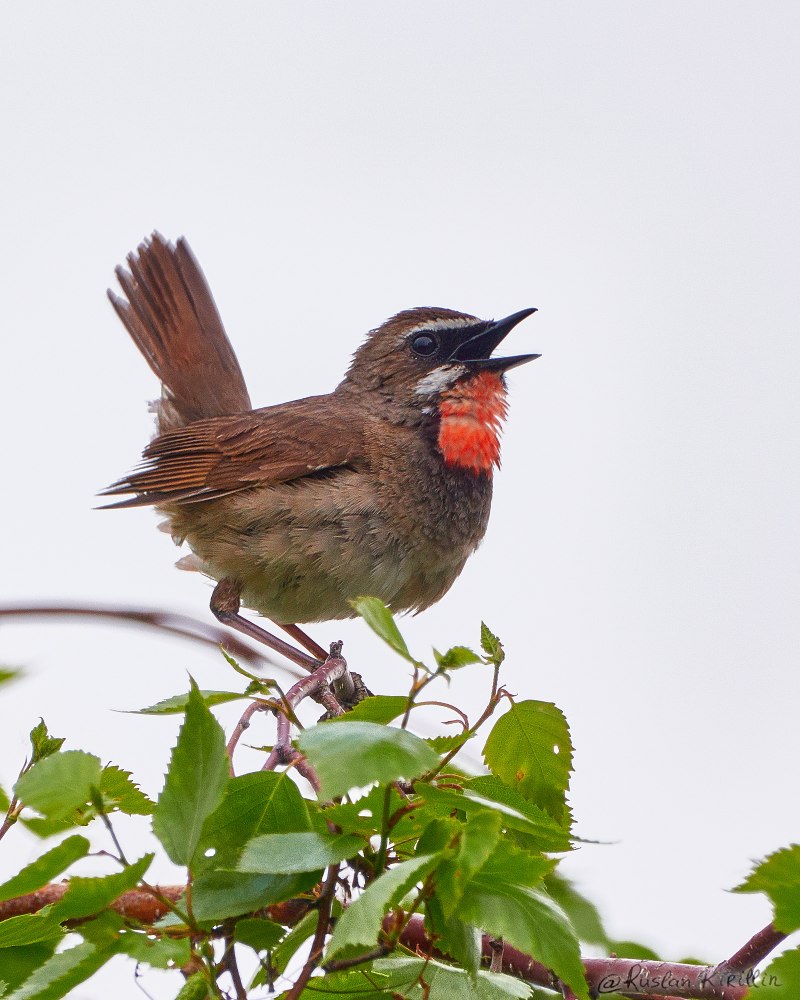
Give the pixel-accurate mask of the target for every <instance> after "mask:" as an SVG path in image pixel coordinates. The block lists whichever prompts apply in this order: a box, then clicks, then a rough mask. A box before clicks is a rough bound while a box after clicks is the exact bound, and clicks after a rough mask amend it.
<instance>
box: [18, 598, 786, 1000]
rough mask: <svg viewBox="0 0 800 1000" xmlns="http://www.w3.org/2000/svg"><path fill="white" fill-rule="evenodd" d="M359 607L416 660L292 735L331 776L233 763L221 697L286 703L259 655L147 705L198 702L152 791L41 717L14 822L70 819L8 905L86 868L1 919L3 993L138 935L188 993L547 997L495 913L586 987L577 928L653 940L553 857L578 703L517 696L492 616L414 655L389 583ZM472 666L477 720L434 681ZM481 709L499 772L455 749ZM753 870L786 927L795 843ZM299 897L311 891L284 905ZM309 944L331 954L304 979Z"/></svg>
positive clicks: (71, 980) (29, 991)
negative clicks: (508, 956) (495, 953)
mask: <svg viewBox="0 0 800 1000" xmlns="http://www.w3.org/2000/svg"><path fill="white" fill-rule="evenodd" d="M358 610H359V611H360V613H361V614H362V616H363V617H364V618H365V620H366V621H367V622H368V624H369V625H370V626H371V627H372V628H373V629H374V630H375V631H376V632H377V633H378V634H379V635H380V636H381V637H382V638H383V639H385V640H386V642H387V643H388V644H389V645H390V646H391V647H392V648H393V649H394V651H395V652H396V653H397V654H399V655H400V656H401V657H403V658H404V659H405V660H406V661H407V663H408V665H409V669H410V673H411V677H412V682H411V687H410V690H409V691H408V692H407V693H406V694H404V695H398V696H395V695H382V696H377V697H376V696H372V697H369V698H367V699H366V700H365V701H363V702H362V703H361V704H359V705H358V706H356V708H355V709H353V710H352V711H351V712H348V713H347V714H345V715H344V716H342V717H340V718H335V719H330V720H328V721H324V722H320V723H319V724H318V725H315V726H312V727H309V728H307V729H305V730H302V731H301V732H300V733H299V735H298V736H297V739H296V743H295V745H296V747H297V749H298V750H299V751H300V752H301V753H302V754H303V756H304V758H305V759H306V761H307V762H308V763H309V764H310V766H311V767H312V768H313V770H314V772H315V773H316V775H317V777H318V779H319V784H320V793H319V795H318V796H313V795H311V794H309V793H306V794H304V793H303V791H302V789H303V788H304V787H305V785H304V783H303V782H302V781H297V780H295V777H296V775H295V773H294V771H293V769H291V768H290V769H288V770H286V771H283V772H281V773H276V772H274V771H264V770H262V771H255V772H253V773H247V774H239V775H236V776H234V775H233V774H232V770H231V766H230V765H231V762H230V758H229V752H228V750H226V740H225V735H224V733H223V730H222V728H221V726H220V724H219V723H218V722H217V720H216V719H215V717H214V715H213V713H212V711H211V706H213V705H215V704H219V703H221V702H224V701H228V700H233V699H237V698H242V697H245V698H247V699H248V701H249V702H251V701H252V700H257V701H260V702H263V705H262V706H260V707H263V708H264V709H265V710H270V711H274V712H280V711H282V710H284V705H283V704H282V701H281V697H282V695H281V692H280V690H279V689H278V687H277V685H276V684H275V682H274V681H265V680H263V679H259V678H257V677H256V676H254V675H252V674H248V672H247V671H245V670H243V668H241V667H240V666H239V665H238V664H235V663H233V662H232V661H231V660H230V658H229V657H227V659H228V660H229V662H231V663H232V666H234V668H235V669H236V670H237V671H238V672H239V674H245V675H246V679H247V682H248V683H247V686H246V688H245V690H244V691H241V690H238V691H237V690H231V691H201V690H199V689H198V688H197V686H196V685H195V684H194V682H192V685H191V690H190V691H189V693H188V695H182V696H179V697H174V698H170V699H167V700H165V701H163V702H161V703H159V704H158V705H155V706H152V707H150V708H149V709H145V710H143V711H146V712H149V713H157V714H172V713H182V714H183V716H184V721H183V724H182V727H181V729H180V732H179V735H178V739H177V743H176V745H175V747H174V749H173V751H172V756H171V760H170V762H169V766H168V769H167V774H166V780H165V783H164V787H163V790H162V792H161V794H160V795H159V796H158V799H157V800H156V801H152V800H151V799H150V798H148V796H146V795H145V794H144V793H143V792H142V791H141V790H140V789H139V787H138V786H137V785H136V783H135V782H134V781H133V779H132V776H131V773H130V772H128V771H126V770H123V769H122V768H120V767H118V766H116V765H114V764H109V765H105V766H104V765H103V764H102V763H101V761H100V760H99V758H98V757H96V756H95V755H93V754H91V753H88V752H86V751H84V750H65V749H63V742H64V741H63V740H61V739H56V738H54V737H52V736H51V735H50V734H49V733H48V732H47V729H46V727H45V725H44V723H40V724H39V725H37V726H36V727H35V728H34V729H33V731H32V733H31V746H32V750H31V754H30V759H29V760H28V761H27V762H26V764H25V766H24V767H23V769H22V772H21V773H20V775H19V777H18V779H17V781H16V783H15V784H14V787H13V790H12V794H11V796H10V797H6V800H5V801H4V802H3V803H2V809H3V811H4V812H5V813H6V819H5V822H4V823H3V825H2V828H1V829H0V837H2V836H3V835H5V834H6V833H7V832H8V831H9V830H11V828H12V827H13V825H14V824H15V823H16V822H17V821H19V822H21V823H23V824H24V825H25V826H27V827H28V829H29V830H31V831H33V832H34V833H35V834H36V835H38V836H40V837H43V838H52V837H56V836H57V837H58V838H59V840H58V843H57V844H56V846H54V847H51V848H50V849H48V850H46V851H45V853H43V854H42V855H41V856H40V857H39V858H38V859H37V860H36V861H34V862H33V863H32V864H30V865H28V866H27V867H25V868H24V869H23V870H22V871H20V872H19V873H17V874H16V875H14V876H13V877H12V878H10V879H8V881H6V882H5V883H3V884H2V885H0V906H2V902H3V901H7V900H13V899H15V898H18V897H20V896H24V895H25V894H29V893H34V892H36V891H37V890H41V889H42V887H45V886H46V885H47V884H48V883H50V882H51V881H52V880H53V879H56V878H58V877H61V876H63V875H64V873H70V874H69V883H68V889H67V891H66V892H65V893H63V894H62V895H61V897H60V898H59V899H58V900H57V901H55V902H53V903H51V904H49V905H47V906H44V907H43V908H39V909H38V910H37V912H27V913H18V914H17V915H15V916H11V917H8V918H7V919H3V920H2V921H0V981H2V987H1V991H0V995H2V996H7V997H12V998H14V1000H22V998H25V1000H34V998H37V1000H44V998H47V1000H57V998H58V997H62V996H65V995H67V994H68V993H69V992H70V991H71V990H72V989H73V988H74V987H75V986H77V985H79V984H80V983H82V982H84V981H85V980H87V979H88V978H89V977H90V976H91V975H93V974H94V972H96V971H97V970H98V969H99V968H100V967H102V966H103V965H104V964H105V963H106V962H108V961H109V960H110V959H111V958H112V957H114V956H116V955H126V956H128V957H129V958H130V959H131V961H132V962H134V963H137V965H139V966H147V967H150V968H153V969H173V970H174V969H180V970H182V971H183V972H184V976H185V984H184V986H183V988H182V989H181V990H180V994H179V996H180V998H181V1000H183V998H186V1000H188V998H201V997H221V996H226V995H236V996H237V997H245V996H256V995H265V994H266V993H267V992H268V991H269V990H270V989H274V988H278V989H280V988H283V987H285V988H286V993H285V994H284V995H285V996H288V995H291V996H292V997H293V998H294V997H296V996H298V995H302V996H303V997H306V998H308V997H311V996H320V995H321V996H324V997H326V998H329V1000H332V998H340V997H341V998H344V997H345V996H347V997H352V996H353V995H357V996H359V997H362V998H366V1000H370V998H378V997H381V996H387V995H390V996H395V997H410V998H420V1000H450V998H453V997H456V998H458V997H470V996H477V997H481V998H485V1000H505V998H510V997H527V996H531V995H532V987H531V986H530V985H529V984H528V983H525V982H523V981H521V980H520V979H517V978H514V977H512V976H510V975H507V974H503V973H501V972H499V971H494V970H493V969H491V968H487V967H486V963H485V961H484V960H483V957H482V947H481V942H482V934H488V935H491V936H492V938H493V939H495V940H496V941H497V942H498V947H501V945H500V944H499V942H507V943H508V944H509V945H511V946H513V947H515V948H518V949H520V950H521V951H523V952H525V953H526V954H528V955H531V956H533V957H534V958H535V959H536V960H538V961H539V962H540V963H542V964H543V965H545V966H546V967H547V968H548V969H550V970H552V972H553V973H554V974H555V976H556V977H557V978H558V980H560V982H561V983H562V984H566V985H567V986H568V987H569V988H570V989H571V990H572V992H573V993H574V995H575V996H576V997H578V998H581V1000H588V997H589V993H588V989H587V985H586V981H585V978H584V966H583V963H582V959H581V947H582V945H587V944H588V945H590V946H594V947H595V948H596V949H600V950H602V951H603V952H604V953H606V954H608V953H611V952H614V953H616V954H618V955H629V956H630V957H635V958H651V957H652V958H655V957H656V956H654V955H653V954H652V953H651V952H649V950H648V949H646V948H644V947H643V946H641V945H636V944H631V943H625V942H614V941H610V940H609V939H608V937H607V935H606V933H605V931H604V929H603V926H602V923H601V921H600V918H599V916H598V914H597V911H596V910H595V908H594V907H593V906H592V905H591V903H589V902H588V901H587V900H586V899H584V898H583V897H582V896H581V895H580V894H579V893H577V892H576V891H575V890H574V888H573V887H572V886H570V885H569V883H568V882H566V881H565V880H564V879H562V878H561V877H560V876H559V875H558V874H557V872H556V866H557V860H558V857H559V856H560V855H562V854H563V853H564V852H567V851H569V850H571V848H572V846H573V843H574V837H573V833H572V815H571V811H570V807H569V804H568V801H567V793H568V789H569V779H570V774H571V770H572V744H571V740H570V733H569V729H568V726H567V722H566V720H565V718H564V716H563V714H562V713H561V711H560V710H559V709H558V708H557V707H556V706H555V705H553V704H550V703H546V702H541V701H533V700H517V699H516V698H514V697H512V696H511V695H510V694H509V693H508V692H507V691H506V690H505V689H504V688H503V687H502V686H501V684H500V680H499V674H500V668H501V664H502V662H503V658H504V651H503V648H502V645H501V643H500V642H499V641H498V639H497V638H496V637H495V636H494V635H493V634H492V633H491V632H490V631H489V629H488V628H486V626H482V629H481V653H480V654H477V653H475V652H473V651H472V650H470V649H468V648H466V647H463V646H457V647H454V648H452V649H450V650H448V651H447V652H445V653H443V654H442V653H439V652H437V651H434V655H433V664H432V665H431V666H428V665H426V664H425V663H423V662H421V661H419V660H417V659H416V658H415V657H413V656H412V655H411V653H410V652H409V650H408V647H407V645H406V643H405V641H404V639H403V637H402V636H401V634H400V632H399V631H398V629H397V626H396V624H395V622H394V621H393V619H392V618H391V616H390V615H389V613H388V611H387V610H386V608H384V607H383V605H381V604H380V602H377V601H374V600H372V599H364V600H363V601H361V602H360V603H359V608H358ZM470 666H474V667H476V668H477V669H478V670H481V671H483V672H484V675H485V677H486V686H487V689H488V698H487V703H486V708H485V711H484V712H483V713H482V714H481V716H480V717H479V718H478V719H477V720H476V721H475V722H474V723H471V722H470V720H469V719H468V718H467V717H466V715H465V714H464V713H463V712H462V711H461V710H460V709H459V708H458V707H457V706H453V705H448V704H447V703H446V702H433V703H431V702H425V701H423V698H422V695H423V692H424V691H425V690H426V689H427V688H428V686H429V685H431V684H432V683H434V682H436V681H441V680H446V679H447V678H448V676H449V674H450V673H451V672H453V671H455V670H458V669H461V668H464V667H470ZM425 704H427V705H430V704H434V705H439V706H440V707H442V708H443V709H444V710H445V711H446V713H447V721H448V723H451V725H450V729H449V731H446V732H443V733H442V734H440V735H437V736H434V737H432V738H427V739H423V738H422V737H420V736H418V735H415V734H414V733H413V732H412V731H411V729H410V725H411V723H412V722H413V720H414V717H415V712H416V710H417V708H418V707H419V706H420V705H425ZM292 721H293V722H294V723H295V724H297V720H296V718H295V717H294V714H293V713H292ZM453 722H455V728H456V729H457V731H456V732H453V731H452V728H453V726H452V723H453ZM481 729H483V730H485V731H486V736H485V739H484V740H483V747H482V753H483V759H484V762H485V765H486V771H485V773H483V774H480V775H469V774H466V773H465V772H464V771H463V770H462V769H460V768H459V767H457V765H456V764H455V763H454V758H455V757H456V756H457V754H458V753H459V751H460V750H461V749H462V748H463V747H464V746H465V745H467V744H470V745H472V746H478V745H480V744H479V743H471V741H477V740H478V731H479V730H481ZM483 735H484V733H483V732H482V733H481V737H483ZM119 813H124V814H138V815H148V814H152V830H153V834H154V837H155V841H156V843H155V844H154V851H156V850H158V851H163V852H165V854H166V855H167V856H168V857H169V858H170V859H171V860H172V861H173V862H175V863H176V864H178V865H181V866H183V867H185V869H186V884H185V888H184V891H183V892H182V893H181V894H180V895H177V894H174V895H173V896H168V895H167V894H166V893H165V892H162V891H161V890H160V889H159V887H157V886H154V885H151V884H150V883H149V882H148V880H147V872H148V869H149V868H150V865H151V862H152V860H153V857H154V854H153V853H148V854H145V855H144V856H143V857H141V858H138V859H135V860H131V859H129V858H128V857H127V856H126V854H125V852H124V849H123V846H122V845H121V844H120V842H119V840H118V838H117V835H116V832H115V830H114V817H115V815H116V814H119ZM98 824H100V825H102V826H103V827H104V828H105V829H104V830H103V831H101V833H102V834H103V836H104V838H105V845H104V846H106V848H107V853H108V858H109V865H110V866H112V867H113V868H114V870H113V871H112V872H111V873H110V874H108V875H106V876H104V877H92V878H88V877H83V876H81V875H80V874H77V872H79V871H80V864H81V861H82V859H84V858H86V857H87V855H88V854H89V853H90V849H91V848H90V842H89V840H88V839H87V837H85V836H83V834H82V833H78V832H75V831H76V830H78V829H81V828H84V827H87V826H90V825H93V826H98ZM134 888H139V889H141V890H143V891H144V892H145V893H149V894H151V895H152V896H153V897H154V898H155V900H156V901H158V902H159V904H160V905H161V907H162V912H164V914H165V915H164V916H162V917H161V918H160V919H158V920H157V921H155V922H143V921H140V920H137V919H135V917H131V916H130V915H129V914H123V913H120V912H118V911H117V910H114V909H113V908H112V907H111V904H112V903H113V902H114V901H115V900H117V899H118V897H119V896H120V895H121V894H122V893H124V892H126V891H129V890H132V889H134ZM739 888H740V890H741V891H745V892H766V893H767V894H768V895H769V897H770V898H771V899H772V900H773V902H774V904H775V921H776V925H777V927H778V928H779V929H780V930H782V931H785V932H787V933H788V932H791V931H794V930H796V929H798V928H800V847H796V846H795V847H792V848H790V849H788V850H786V851H781V852H778V853H777V854H775V855H773V856H772V857H770V858H768V859H767V860H766V861H765V862H763V863H762V864H760V865H758V866H756V867H755V869H754V870H753V872H752V873H751V875H750V876H749V877H748V878H747V880H746V881H745V882H744V883H743V884H742V886H740V887H739ZM289 900H293V901H296V904H297V905H296V907H295V909H293V910H291V911H290V910H289V909H286V908H284V910H281V909H280V905H279V904H283V903H285V902H286V901H289ZM420 919H422V920H423V921H424V931H425V933H426V935H427V939H428V940H429V941H432V942H434V943H435V948H436V951H435V953H434V954H429V955H421V954H420V953H419V952H418V951H416V950H415V949H414V948H412V947H410V946H409V945H408V940H407V931H408V928H409V927H410V926H411V922H412V921H415V920H416V921H417V922H419V921H420ZM404 935H406V936H404ZM309 952H310V953H311V958H312V962H311V963H309V961H308V955H309ZM311 964H314V965H318V966H319V967H320V968H321V969H322V970H324V971H325V975H324V976H320V975H315V976H314V977H313V978H311V979H310V980H308V982H307V984H305V985H303V984H302V983H297V984H296V985H295V986H292V985H291V983H292V979H293V978H295V979H296V977H297V975H298V971H299V969H301V968H304V967H306V968H307V971H308V972H310V969H311ZM773 965H774V968H775V971H776V978H777V981H778V982H779V983H780V984H781V985H780V987H778V988H776V989H775V991H774V992H771V993H770V996H773V997H774V998H775V1000H778V998H779V997H789V996H795V997H796V996H800V951H793V952H789V953H787V954H785V955H784V956H782V957H780V958H778V959H777V960H776V961H775V962H774V963H773ZM245 971H247V975H246V976H245ZM245 978H246V979H247V981H246V982H245V981H244V979H245ZM306 978H307V977H306ZM287 984H288V986H287ZM557 985H558V984H557V983H556V981H555V980H554V987H555V986H557ZM298 990H299V992H298ZM534 992H536V995H537V996H538V995H541V996H545V995H546V996H553V995H554V994H553V993H550V992H547V991H541V992H538V991H534Z"/></svg>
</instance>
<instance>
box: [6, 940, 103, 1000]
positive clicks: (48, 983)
mask: <svg viewBox="0 0 800 1000" xmlns="http://www.w3.org/2000/svg"><path fill="white" fill-rule="evenodd" d="M114 954H115V951H114V949H112V948H98V947H97V946H96V945H94V944H91V943H90V942H89V941H84V942H82V943H81V944H79V945H76V947H74V948H69V949H68V950H67V951H61V952H59V953H58V954H57V955H53V956H52V958H50V959H48V960H47V961H46V962H45V963H44V965H42V966H41V967H40V968H38V969H37V970H36V971H35V972H34V973H33V975H32V976H30V977H29V978H28V979H26V980H25V982H24V983H23V984H22V986H20V987H19V988H18V989H16V990H15V991H14V993H13V994H12V995H11V997H9V1000H60V998H61V997H65V996H67V994H68V993H70V992H71V991H72V990H73V989H74V988H75V987H76V986H79V985H80V984H81V983H85V982H86V980H87V979H89V977H90V976H93V975H94V974H95V972H97V970H98V969H100V968H102V967H103V966H104V965H105V964H106V962H107V961H108V960H109V959H110V958H112V957H113V956H114Z"/></svg>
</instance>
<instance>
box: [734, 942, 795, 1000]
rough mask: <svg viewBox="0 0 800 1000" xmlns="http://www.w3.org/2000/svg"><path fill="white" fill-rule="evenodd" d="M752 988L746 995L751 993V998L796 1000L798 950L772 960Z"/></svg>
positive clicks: (786, 952)
mask: <svg viewBox="0 0 800 1000" xmlns="http://www.w3.org/2000/svg"><path fill="white" fill-rule="evenodd" d="M737 985H738V984H737ZM753 986H754V988H753V989H752V991H748V995H750V993H751V992H752V995H753V996H762V995H763V996H765V997H767V998H768V1000H797V997H799V996H800V948H794V949H792V950H791V951H785V952H784V953H783V954H782V955H779V956H778V957H777V958H775V959H773V960H772V962H770V964H769V965H768V966H767V968H766V969H764V970H763V972H761V974H760V975H759V977H758V979H757V980H756V982H755V983H754V984H753ZM759 987H762V988H763V989H760V988H759Z"/></svg>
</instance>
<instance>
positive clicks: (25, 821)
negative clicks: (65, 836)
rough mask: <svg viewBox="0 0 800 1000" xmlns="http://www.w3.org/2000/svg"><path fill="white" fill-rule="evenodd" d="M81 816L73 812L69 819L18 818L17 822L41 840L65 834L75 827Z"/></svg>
mask: <svg viewBox="0 0 800 1000" xmlns="http://www.w3.org/2000/svg"><path fill="white" fill-rule="evenodd" d="M80 820H81V816H79V815H78V814H77V813H76V812H73V813H72V815H71V817H70V818H69V819H43V818H42V817H41V816H20V818H19V822H20V823H22V825H23V826H24V827H26V829H28V830H30V831H31V833H35V834H36V836H37V837H41V838H42V839H43V840H44V839H46V838H47V837H54V836H55V835H56V834H58V833H66V831H67V830H72V829H73V827H75V826H77V825H78V823H79V821H80Z"/></svg>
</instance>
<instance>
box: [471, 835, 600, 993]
mask: <svg viewBox="0 0 800 1000" xmlns="http://www.w3.org/2000/svg"><path fill="white" fill-rule="evenodd" d="M551 867H552V863H551V862H549V861H548V860H547V859H545V858H541V857H540V858H537V857H535V856H533V855H529V854H524V853H523V852H522V851H519V850H518V849H516V848H514V847H513V846H512V845H510V844H508V843H504V842H502V841H501V842H500V844H499V845H498V847H497V849H496V850H495V853H494V854H493V856H492V857H491V858H490V859H489V861H487V863H486V864H485V865H484V866H483V868H481V870H480V871H479V872H478V873H477V874H476V875H475V876H473V878H472V880H471V881H470V883H469V885H467V887H466V889H465V891H464V895H463V897H462V899H461V904H460V906H459V910H458V916H459V918H460V919H461V920H464V921H467V922H468V923H472V924H475V925H476V926H477V927H482V928H483V929H484V931H486V932H488V933H489V934H493V935H495V936H496V937H502V938H504V939H505V940H506V941H508V942H509V943H510V944H512V945H513V946H514V947H515V948H519V949H520V950H521V951H524V952H526V953H527V954H529V955H533V957H534V958H537V959H538V960H539V961H540V962H542V963H543V964H544V965H546V966H547V967H548V968H549V969H553V971H554V972H555V973H556V975H558V976H560V977H561V978H562V979H563V980H564V982H566V983H567V984H568V985H569V986H571V987H572V989H573V991H574V992H575V994H576V995H577V996H578V997H579V998H580V1000H588V993H587V988H586V981H585V979H584V974H583V965H582V963H581V955H580V948H579V945H578V939H577V937H576V936H575V932H574V931H573V929H572V927H571V925H570V923H569V920H568V919H567V916H566V914H565V913H564V912H563V911H562V910H561V909H560V908H559V907H558V906H557V905H556V904H555V903H554V902H553V900H552V899H550V897H549V896H548V895H547V893H546V892H545V891H544V890H543V889H542V888H541V879H542V877H543V876H544V875H545V874H547V872H548V870H549V869H550V868H551ZM537 883H538V884H537Z"/></svg>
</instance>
